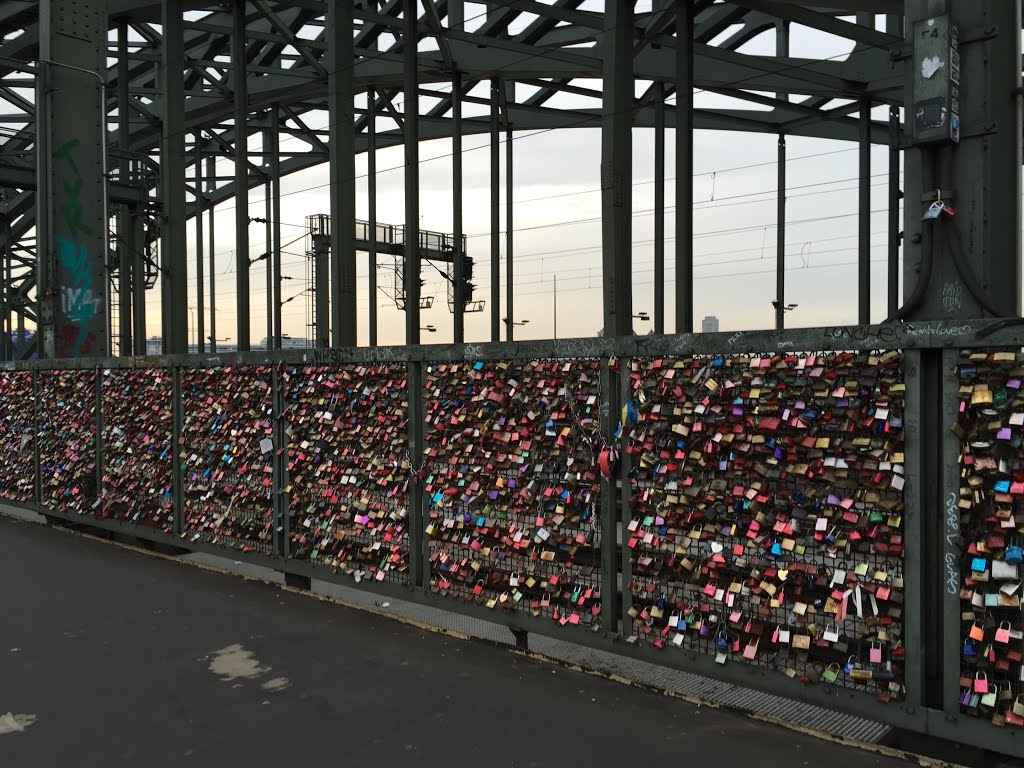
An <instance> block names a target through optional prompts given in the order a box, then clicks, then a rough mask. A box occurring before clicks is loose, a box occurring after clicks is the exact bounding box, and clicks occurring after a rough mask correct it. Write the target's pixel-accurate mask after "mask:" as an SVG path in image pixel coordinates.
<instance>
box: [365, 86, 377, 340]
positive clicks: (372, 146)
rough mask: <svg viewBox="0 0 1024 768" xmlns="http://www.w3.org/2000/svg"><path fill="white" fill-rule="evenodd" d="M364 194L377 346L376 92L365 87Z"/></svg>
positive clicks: (372, 327)
mask: <svg viewBox="0 0 1024 768" xmlns="http://www.w3.org/2000/svg"><path fill="white" fill-rule="evenodd" d="M366 195H367V197H368V198H369V200H368V201H367V214H368V216H367V218H369V222H368V229H369V232H368V233H367V238H366V240H367V249H366V250H367V261H368V262H369V263H368V264H367V269H368V270H369V273H370V284H369V287H368V288H367V293H368V294H369V296H368V298H369V304H370V306H369V312H370V330H369V339H368V343H369V345H370V346H371V347H376V346H377V92H376V91H375V90H374V89H373V88H367V89H366Z"/></svg>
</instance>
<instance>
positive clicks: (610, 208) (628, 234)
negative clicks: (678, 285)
mask: <svg viewBox="0 0 1024 768" xmlns="http://www.w3.org/2000/svg"><path fill="white" fill-rule="evenodd" d="M683 15H685V14H683ZM605 18H606V19H607V20H608V27H609V34H608V35H606V36H605V40H606V42H607V47H606V49H605V54H604V72H603V80H604V98H603V99H602V102H601V254H602V267H601V269H602V274H601V281H602V285H603V289H604V290H603V293H604V300H603V305H604V334H605V335H606V336H629V335H631V334H632V332H633V318H632V314H633V309H632V306H633V236H632V223H633V210H632V207H633V206H632V199H633V186H632V183H633V158H632V155H633V138H632V134H633V3H609V4H608V5H607V6H606V8H605ZM687 178H689V176H687Z"/></svg>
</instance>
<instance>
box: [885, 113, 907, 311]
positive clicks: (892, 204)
mask: <svg viewBox="0 0 1024 768" xmlns="http://www.w3.org/2000/svg"><path fill="white" fill-rule="evenodd" d="M899 137H900V109H899V107H889V249H888V264H887V267H888V269H887V278H888V279H887V281H886V287H887V289H888V293H887V295H888V302H887V312H886V315H887V316H888V317H893V316H894V315H895V314H896V312H897V311H898V310H899V307H900V242H901V240H902V236H901V235H902V233H901V232H900V198H901V197H902V195H903V193H902V191H901V190H900V146H899Z"/></svg>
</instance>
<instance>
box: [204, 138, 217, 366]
mask: <svg viewBox="0 0 1024 768" xmlns="http://www.w3.org/2000/svg"><path fill="white" fill-rule="evenodd" d="M215 162H216V161H215V160H214V156H213V154H212V153H211V154H210V155H209V156H208V157H207V158H206V185H207V186H206V188H207V190H208V191H209V192H210V193H211V194H212V193H213V192H214V191H215V190H216V189H217V166H216V164H215ZM215 208H216V206H213V205H211V206H210V239H209V243H210V352H212V353H214V354H216V352H217V270H216V264H217V241H216V240H215V239H214V232H215V229H214V219H215V218H216V216H215V214H216V213H217V211H216V210H215Z"/></svg>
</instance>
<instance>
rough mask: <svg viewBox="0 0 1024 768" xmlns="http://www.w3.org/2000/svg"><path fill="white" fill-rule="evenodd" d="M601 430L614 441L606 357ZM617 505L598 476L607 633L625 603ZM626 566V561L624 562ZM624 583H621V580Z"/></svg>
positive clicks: (611, 488) (610, 483) (613, 387)
mask: <svg viewBox="0 0 1024 768" xmlns="http://www.w3.org/2000/svg"><path fill="white" fill-rule="evenodd" d="M601 400H602V402H601V410H600V413H601V433H602V434H603V435H604V438H605V440H608V441H613V440H614V438H613V437H612V433H613V432H614V431H615V425H614V424H613V423H612V414H613V413H616V412H617V411H618V409H617V408H616V401H617V400H618V383H617V381H616V379H615V377H614V375H613V374H612V371H611V368H610V366H609V363H608V360H607V359H606V358H602V360H601ZM618 524H619V505H618V493H617V489H616V483H615V481H614V480H613V479H611V478H606V477H604V476H603V475H602V476H601V613H602V615H603V616H604V617H605V621H606V622H609V624H610V626H607V627H605V630H606V631H607V632H609V633H612V634H615V633H616V632H618V622H619V606H620V605H621V604H622V603H623V602H624V601H622V600H621V595H620V594H619V587H618V585H619V573H618V562H619V553H618V537H617V536H616V529H617V527H618ZM623 566H625V563H624V564H623ZM623 583H624V582H623Z"/></svg>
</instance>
